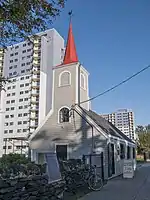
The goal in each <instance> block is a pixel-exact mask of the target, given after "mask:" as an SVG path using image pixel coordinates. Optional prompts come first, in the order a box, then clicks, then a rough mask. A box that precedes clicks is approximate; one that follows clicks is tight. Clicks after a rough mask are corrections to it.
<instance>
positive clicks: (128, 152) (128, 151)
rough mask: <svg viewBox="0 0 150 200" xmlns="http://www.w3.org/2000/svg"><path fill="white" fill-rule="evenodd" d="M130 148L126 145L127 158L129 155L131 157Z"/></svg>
mask: <svg viewBox="0 0 150 200" xmlns="http://www.w3.org/2000/svg"><path fill="white" fill-rule="evenodd" d="M130 153H131V148H130V147H129V146H128V147H127V159H130V157H131V154H130Z"/></svg>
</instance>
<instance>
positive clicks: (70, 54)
mask: <svg viewBox="0 0 150 200" xmlns="http://www.w3.org/2000/svg"><path fill="white" fill-rule="evenodd" d="M74 62H78V56H77V52H76V46H75V41H74V37H73V32H72V23H71V19H70V25H69V32H68V39H67V46H66V51H65V56H64V60H63V65H65V64H70V63H74Z"/></svg>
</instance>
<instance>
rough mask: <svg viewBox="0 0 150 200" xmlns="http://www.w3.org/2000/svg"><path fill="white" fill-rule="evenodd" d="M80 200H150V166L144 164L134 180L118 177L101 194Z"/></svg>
mask: <svg viewBox="0 0 150 200" xmlns="http://www.w3.org/2000/svg"><path fill="white" fill-rule="evenodd" d="M80 200H150V164H149V163H147V164H143V165H142V166H141V167H139V168H138V169H137V171H136V174H135V177H134V178H133V179H123V178H122V177H117V178H115V179H112V180H110V181H109V182H108V184H107V185H105V186H104V188H103V189H102V190H101V191H99V192H92V193H90V194H87V195H86V196H84V197H83V198H81V199H80Z"/></svg>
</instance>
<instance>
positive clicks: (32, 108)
mask: <svg viewBox="0 0 150 200" xmlns="http://www.w3.org/2000/svg"><path fill="white" fill-rule="evenodd" d="M38 110H39V107H38V106H37V105H34V106H31V108H30V111H31V112H37V111H38Z"/></svg>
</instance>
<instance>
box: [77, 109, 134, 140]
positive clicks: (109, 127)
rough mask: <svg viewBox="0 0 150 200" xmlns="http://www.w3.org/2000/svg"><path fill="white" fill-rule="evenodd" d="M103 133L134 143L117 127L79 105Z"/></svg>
mask: <svg viewBox="0 0 150 200" xmlns="http://www.w3.org/2000/svg"><path fill="white" fill-rule="evenodd" d="M80 108H81V109H82V110H83V111H84V112H85V113H86V114H87V115H88V116H89V117H90V118H91V119H92V120H93V121H94V122H95V123H96V124H97V125H98V126H99V127H100V128H101V129H102V130H104V131H105V133H107V134H110V135H112V136H114V137H118V138H120V139H124V140H126V141H128V142H130V143H133V144H135V143H134V142H133V141H132V140H131V139H130V138H128V137H127V136H126V135H125V134H124V133H122V132H121V131H120V130H119V129H118V128H116V127H115V126H114V125H113V124H112V123H110V122H109V121H107V120H106V119H104V118H103V117H101V116H100V115H98V114H97V113H96V112H94V111H92V110H89V111H88V110H86V109H83V108H82V107H80Z"/></svg>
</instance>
